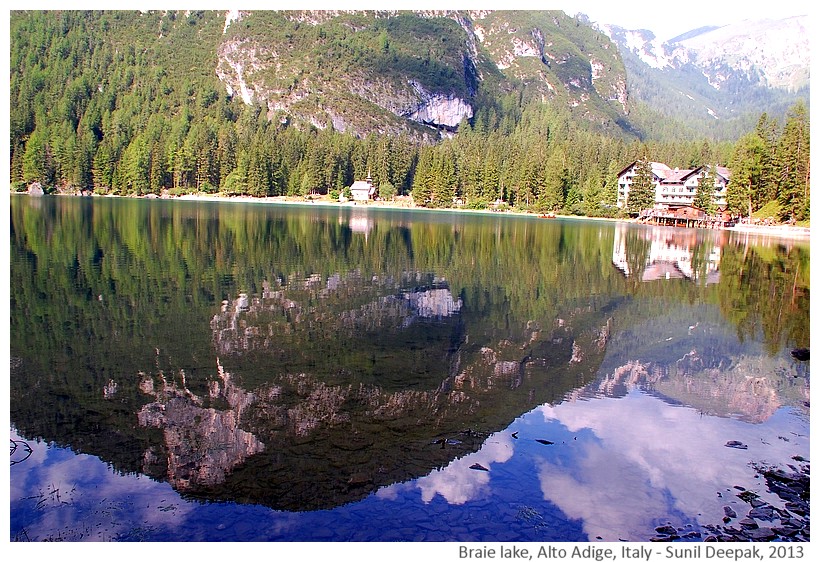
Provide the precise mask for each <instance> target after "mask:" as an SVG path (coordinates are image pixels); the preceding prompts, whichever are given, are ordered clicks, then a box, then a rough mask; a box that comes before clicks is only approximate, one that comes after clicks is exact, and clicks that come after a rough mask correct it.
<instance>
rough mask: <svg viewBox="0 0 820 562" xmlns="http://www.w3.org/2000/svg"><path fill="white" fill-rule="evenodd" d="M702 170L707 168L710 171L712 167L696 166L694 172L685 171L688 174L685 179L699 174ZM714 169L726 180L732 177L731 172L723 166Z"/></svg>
mask: <svg viewBox="0 0 820 562" xmlns="http://www.w3.org/2000/svg"><path fill="white" fill-rule="evenodd" d="M704 168H708V169H710V170H711V168H712V166H698V167H697V168H695V169H694V170H687V171H688V172H689V173H688V174H687V176H686V177H689V176H691V175H693V174H700V173H701V172H702V171H703V169H704ZM715 169H716V170H717V173H718V174H719V175H720V176H722V177H723V178H724V179H726V180H728V179H729V178H730V177H731V175H732V172H731V171H730V170H729V168H727V167H725V166H716V167H715Z"/></svg>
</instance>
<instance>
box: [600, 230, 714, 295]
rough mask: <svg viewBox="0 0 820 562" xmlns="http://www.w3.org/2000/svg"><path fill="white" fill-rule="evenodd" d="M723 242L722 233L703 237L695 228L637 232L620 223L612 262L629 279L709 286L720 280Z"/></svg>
mask: <svg viewBox="0 0 820 562" xmlns="http://www.w3.org/2000/svg"><path fill="white" fill-rule="evenodd" d="M701 236H702V238H701ZM724 241H725V234H721V233H716V234H715V233H710V236H703V235H702V234H701V235H699V233H698V231H697V230H695V229H675V228H665V227H653V228H647V229H636V228H634V227H633V226H632V225H629V224H623V223H618V224H617V225H615V243H614V245H613V250H612V263H613V264H614V265H615V267H617V268H618V269H619V270H620V271H622V272H623V273H624V275H626V276H627V277H636V278H638V279H640V280H641V281H657V280H662V279H688V280H690V281H694V282H696V283H702V284H707V285H708V284H712V283H717V282H719V281H720V268H719V266H720V258H721V248H722V246H723V244H724Z"/></svg>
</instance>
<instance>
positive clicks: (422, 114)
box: [408, 83, 473, 127]
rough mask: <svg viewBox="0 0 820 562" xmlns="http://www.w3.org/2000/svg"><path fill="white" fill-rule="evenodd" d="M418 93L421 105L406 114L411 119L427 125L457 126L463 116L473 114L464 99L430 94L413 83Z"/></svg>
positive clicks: (468, 116)
mask: <svg viewBox="0 0 820 562" xmlns="http://www.w3.org/2000/svg"><path fill="white" fill-rule="evenodd" d="M413 86H414V88H415V89H416V91H417V92H418V93H419V97H420V99H421V105H420V106H419V107H418V108H417V109H416V110H415V111H413V112H412V113H410V114H409V115H408V117H409V118H410V119H412V120H413V121H417V122H419V123H425V124H429V125H436V126H445V127H457V126H458V124H459V123H461V121H462V120H463V119H464V118H467V119H469V118H470V117H472V116H473V108H472V106H470V104H469V103H467V102H466V101H464V100H462V99H460V98H458V97H455V96H449V95H443V94H431V93H429V92H426V91H425V90H424V88H422V87H421V85H419V84H415V83H414V84H413Z"/></svg>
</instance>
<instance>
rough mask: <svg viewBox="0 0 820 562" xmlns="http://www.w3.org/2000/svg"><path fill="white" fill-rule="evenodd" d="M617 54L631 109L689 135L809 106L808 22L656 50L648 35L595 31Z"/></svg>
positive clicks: (686, 38) (712, 31) (701, 32)
mask: <svg viewBox="0 0 820 562" xmlns="http://www.w3.org/2000/svg"><path fill="white" fill-rule="evenodd" d="M598 28H600V29H601V30H602V31H603V32H604V33H605V34H606V35H607V36H608V37H609V38H611V39H612V40H613V41H614V42H615V43H616V44H617V45H618V48H619V49H620V52H621V55H622V57H623V60H624V64H625V66H626V69H627V76H628V91H629V93H630V95H631V96H632V99H633V101H635V102H636V103H645V104H646V105H647V106H648V107H650V108H651V109H652V110H653V111H655V112H658V113H661V114H662V115H665V116H667V117H671V118H673V119H676V120H679V121H681V122H683V123H687V124H688V125H690V126H692V127H693V128H695V129H702V128H703V127H708V128H711V129H714V128H715V127H716V126H717V128H718V129H721V128H723V129H724V130H726V132H727V133H729V135H726V136H730V134H731V128H730V127H731V124H732V122H733V121H737V120H742V119H743V118H748V117H749V116H754V118H756V117H757V116H758V115H759V114H760V113H762V112H764V111H766V112H769V113H770V114H774V115H781V114H785V110H786V109H787V108H788V106H790V105H792V104H793V103H794V102H795V101H796V100H797V99H800V98H802V99H805V100H806V101H808V92H809V68H810V62H809V61H810V59H809V53H810V49H809V30H808V16H796V17H791V18H786V19H782V20H760V21H750V20H747V21H742V22H739V23H737V24H732V25H726V26H722V27H714V26H709V27H702V28H699V29H696V30H692V31H690V32H688V33H685V34H683V35H679V36H678V37H675V38H673V39H670V40H669V41H666V42H662V41H660V40H658V39H657V38H656V36H655V35H654V33H653V32H651V31H648V30H629V29H625V28H623V27H619V26H616V25H608V24H604V25H599V26H598Z"/></svg>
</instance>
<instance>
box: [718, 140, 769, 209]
mask: <svg viewBox="0 0 820 562" xmlns="http://www.w3.org/2000/svg"><path fill="white" fill-rule="evenodd" d="M765 153H766V146H765V144H764V142H763V139H761V138H760V136H759V135H757V134H755V133H749V134H747V135H745V136H743V137H742V138H741V139H740V140H739V141H738V142H737V143H736V144H735V149H734V151H733V152H732V156H731V159H730V160H729V168H730V169H731V170H732V179H731V181H730V182H729V185H728V186H727V187H726V205H727V207H728V208H729V212H731V213H732V214H738V215H743V214H745V215H746V216H749V217H751V216H752V212H754V211H755V210H756V207H755V206H754V202H755V200H756V196H755V193H756V190H757V189H760V186H761V178H762V173H763V161H764V158H765Z"/></svg>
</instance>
